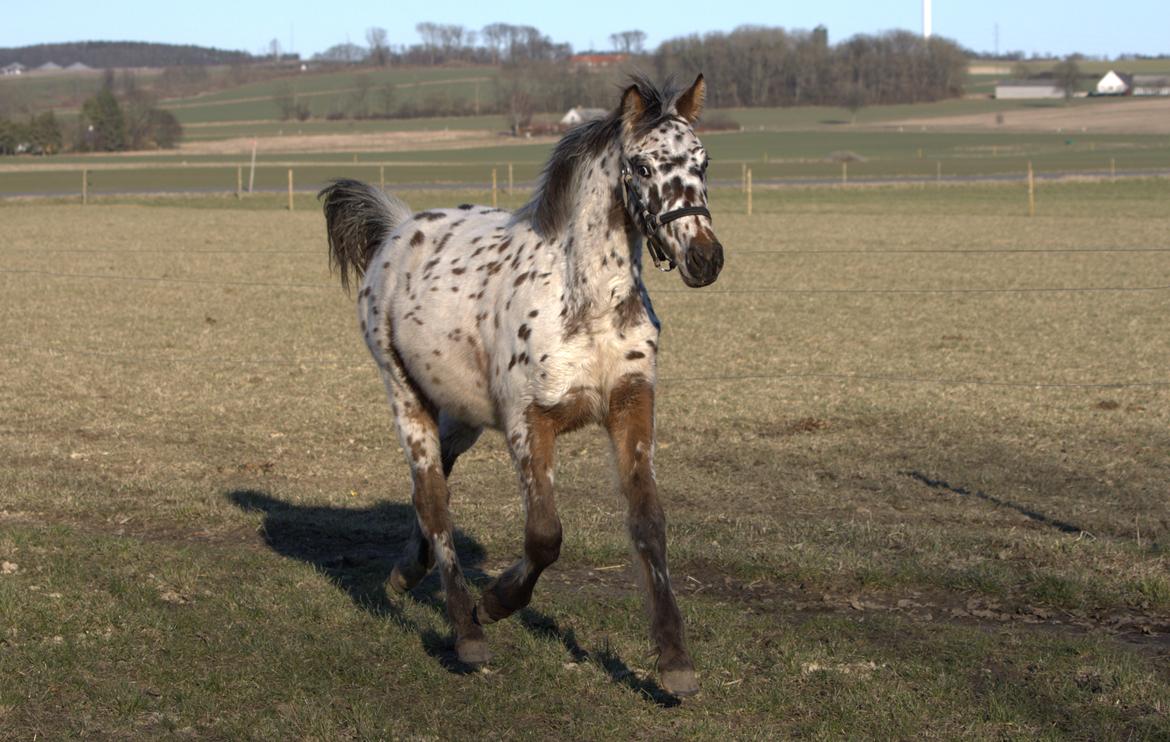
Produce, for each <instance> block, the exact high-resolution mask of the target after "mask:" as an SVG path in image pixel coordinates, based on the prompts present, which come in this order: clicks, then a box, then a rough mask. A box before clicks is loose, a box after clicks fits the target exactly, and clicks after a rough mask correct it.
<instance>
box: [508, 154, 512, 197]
mask: <svg viewBox="0 0 1170 742" xmlns="http://www.w3.org/2000/svg"><path fill="white" fill-rule="evenodd" d="M508 195H509V196H511V195H512V163H510V162H509V163H508Z"/></svg>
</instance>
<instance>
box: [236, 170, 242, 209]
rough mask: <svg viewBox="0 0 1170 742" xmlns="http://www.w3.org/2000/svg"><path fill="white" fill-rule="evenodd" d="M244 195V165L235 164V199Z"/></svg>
mask: <svg viewBox="0 0 1170 742" xmlns="http://www.w3.org/2000/svg"><path fill="white" fill-rule="evenodd" d="M243 197H244V166H243V165H236V200H237V201H238V200H240V199H241V198H243Z"/></svg>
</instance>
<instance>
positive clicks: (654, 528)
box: [606, 377, 699, 696]
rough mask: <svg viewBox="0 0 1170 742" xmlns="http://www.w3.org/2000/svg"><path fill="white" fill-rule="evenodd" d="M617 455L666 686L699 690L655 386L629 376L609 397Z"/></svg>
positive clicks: (678, 691)
mask: <svg viewBox="0 0 1170 742" xmlns="http://www.w3.org/2000/svg"><path fill="white" fill-rule="evenodd" d="M606 427H607V428H608V429H609V435H610V440H611V441H612V442H613V448H614V456H615V458H616V459H617V469H618V480H619V481H620V482H621V489H622V494H623V495H625V497H626V501H627V504H628V506H629V513H628V516H627V524H628V526H629V529H630V540H631V541H633V544H634V551H635V552H636V553H637V555H638V561H639V562H640V563H641V567H642V574H643V577H644V581H645V585H646V594H647V598H648V603H649V609H650V638H651V639H652V640H653V641H654V644H655V646H656V647H657V649H658V672H659V675H660V677H661V679H662V685H663V687H664V688H666V690H668V691H669V692H671V693H674V694H676V695H680V696H685V695H691V694H692V693H696V692H698V690H699V686H698V683H697V682H696V680H695V668H694V664H693V663H692V662H691V657H690V654H689V653H688V652H687V648H686V640H685V638H684V636H683V623H682V615H681V614H680V613H679V610H678V604H677V603H675V600H674V593H673V591H672V590H671V588H670V572H669V571H668V570H667V568H666V517H665V516H664V515H663V513H662V506H661V505H660V504H659V502H658V485H657V483H656V482H655V479H654V463H653V460H652V456H653V452H654V387H653V385H652V384H651V383H650V382H649V381H646V380H645V379H643V378H642V377H628V378H627V379H626V380H625V382H624V383H623V384H621V385H619V386H618V387H617V388H616V389H615V390H614V391H613V394H612V395H611V397H610V405H609V416H608V419H607V420H606Z"/></svg>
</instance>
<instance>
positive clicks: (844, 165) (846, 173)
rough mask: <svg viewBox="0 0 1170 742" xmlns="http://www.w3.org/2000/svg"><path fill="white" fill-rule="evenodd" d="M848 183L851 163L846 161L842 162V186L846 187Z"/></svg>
mask: <svg viewBox="0 0 1170 742" xmlns="http://www.w3.org/2000/svg"><path fill="white" fill-rule="evenodd" d="M848 182H849V161H848V160H844V161H842V162H841V185H845V184H846V183H848Z"/></svg>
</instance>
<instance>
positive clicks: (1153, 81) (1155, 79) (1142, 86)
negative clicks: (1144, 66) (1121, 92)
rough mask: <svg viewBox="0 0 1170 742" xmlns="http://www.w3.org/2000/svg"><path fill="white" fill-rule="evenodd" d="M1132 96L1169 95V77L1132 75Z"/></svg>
mask: <svg viewBox="0 0 1170 742" xmlns="http://www.w3.org/2000/svg"><path fill="white" fill-rule="evenodd" d="M1133 94H1134V95H1170V76H1167V75H1134V76H1133Z"/></svg>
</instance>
